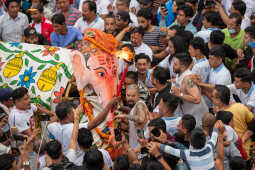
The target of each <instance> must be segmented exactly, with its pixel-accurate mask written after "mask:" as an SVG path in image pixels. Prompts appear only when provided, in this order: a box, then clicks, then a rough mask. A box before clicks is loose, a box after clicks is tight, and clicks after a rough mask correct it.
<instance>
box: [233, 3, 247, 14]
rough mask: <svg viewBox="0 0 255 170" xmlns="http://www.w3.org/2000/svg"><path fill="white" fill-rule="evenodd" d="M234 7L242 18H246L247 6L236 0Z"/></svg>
mask: <svg viewBox="0 0 255 170" xmlns="http://www.w3.org/2000/svg"><path fill="white" fill-rule="evenodd" d="M232 6H233V7H234V8H235V10H237V11H239V12H240V14H241V15H242V16H244V14H245V12H246V4H245V2H243V1H242V0H235V1H234V2H233V3H232Z"/></svg>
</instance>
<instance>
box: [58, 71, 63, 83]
mask: <svg viewBox="0 0 255 170" xmlns="http://www.w3.org/2000/svg"><path fill="white" fill-rule="evenodd" d="M62 76H63V75H62V73H60V74H58V78H59V81H60V82H61V79H62Z"/></svg>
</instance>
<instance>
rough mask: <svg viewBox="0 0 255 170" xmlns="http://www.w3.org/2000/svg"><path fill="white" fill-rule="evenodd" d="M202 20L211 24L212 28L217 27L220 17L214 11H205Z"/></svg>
mask: <svg viewBox="0 0 255 170" xmlns="http://www.w3.org/2000/svg"><path fill="white" fill-rule="evenodd" d="M204 18H206V20H207V21H208V22H209V23H211V24H212V25H213V26H218V25H219V21H220V15H219V13H218V12H215V11H207V12H205V14H204Z"/></svg>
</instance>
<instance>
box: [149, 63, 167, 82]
mask: <svg viewBox="0 0 255 170" xmlns="http://www.w3.org/2000/svg"><path fill="white" fill-rule="evenodd" d="M152 76H153V77H154V78H155V79H156V80H158V81H159V83H160V84H166V83H167V80H168V79H169V78H170V77H169V72H168V71H167V70H165V69H164V68H163V67H160V66H156V67H155V68H154V70H153V73H152Z"/></svg>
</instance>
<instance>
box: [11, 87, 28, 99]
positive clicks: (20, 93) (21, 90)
mask: <svg viewBox="0 0 255 170" xmlns="http://www.w3.org/2000/svg"><path fill="white" fill-rule="evenodd" d="M27 93H28V90H27V88H25V87H18V88H16V89H15V90H14V91H13V92H12V99H13V101H14V102H15V101H16V100H19V99H21V98H22V97H24V96H25V95H26V94H27Z"/></svg>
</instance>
